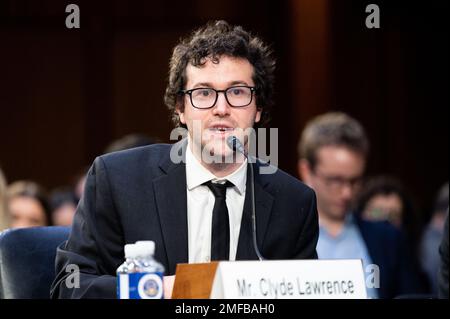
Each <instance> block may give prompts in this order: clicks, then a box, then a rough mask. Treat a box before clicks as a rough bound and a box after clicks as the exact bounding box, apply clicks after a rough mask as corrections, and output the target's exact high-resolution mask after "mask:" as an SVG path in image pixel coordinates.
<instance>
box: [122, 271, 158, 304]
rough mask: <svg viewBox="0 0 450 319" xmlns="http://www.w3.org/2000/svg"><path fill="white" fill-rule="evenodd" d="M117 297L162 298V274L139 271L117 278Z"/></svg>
mask: <svg viewBox="0 0 450 319" xmlns="http://www.w3.org/2000/svg"><path fill="white" fill-rule="evenodd" d="M117 281H118V289H117V292H118V295H119V296H118V297H119V299H163V298H164V293H163V274H162V273H159V272H152V273H147V272H141V273H131V274H121V275H119V277H118V278H117Z"/></svg>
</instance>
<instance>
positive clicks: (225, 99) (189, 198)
mask: <svg viewBox="0 0 450 319" xmlns="http://www.w3.org/2000/svg"><path fill="white" fill-rule="evenodd" d="M274 68H275V62H274V60H273V59H272V57H271V52H270V50H269V49H268V48H267V46H266V45H264V44H263V43H262V41H261V40H260V39H258V38H256V37H254V36H252V35H251V34H249V33H248V32H246V31H244V30H243V29H242V28H241V27H233V26H230V25H229V24H227V23H226V22H224V21H218V22H215V23H211V24H208V25H207V26H206V27H203V28H201V29H199V30H197V31H195V32H194V33H193V34H192V35H191V36H190V37H188V38H186V39H184V40H182V41H181V43H180V44H178V45H177V46H176V47H175V49H174V51H173V55H172V58H171V60H170V70H169V83H168V86H167V89H166V94H165V102H166V104H167V106H168V107H169V110H170V111H171V112H172V118H173V120H174V123H175V124H176V126H181V127H184V128H187V131H188V138H187V139H183V140H181V141H180V142H178V143H176V144H174V145H173V146H172V145H163V144H156V145H151V146H147V147H142V148H137V149H132V150H127V151H123V152H117V153H111V154H107V155H104V156H101V157H99V158H97V159H96V160H95V162H94V164H93V166H92V167H91V169H90V172H89V174H88V178H87V182H86V189H85V192H84V195H83V198H82V200H81V203H80V205H79V207H78V209H77V213H76V216H75V219H74V224H73V227H72V233H71V236H70V238H69V240H68V242H67V243H66V244H65V245H62V246H61V247H60V248H59V250H58V253H57V261H56V263H57V272H58V275H57V277H56V279H55V281H54V284H53V287H52V296H53V297H60V298H81V297H90V298H114V297H115V296H116V278H115V271H116V269H117V267H118V266H119V265H120V264H121V263H122V262H123V260H124V251H123V247H124V245H125V244H127V243H134V242H135V241H138V240H153V241H154V242H155V243H156V250H155V258H156V259H157V260H159V261H160V262H161V263H162V264H163V265H164V266H165V269H166V275H173V274H174V273H175V268H176V265H177V264H178V263H187V262H189V263H204V262H209V261H212V260H251V259H257V258H258V257H259V256H258V254H257V249H255V247H254V245H253V240H252V239H253V235H254V234H253V232H252V208H251V203H252V201H251V179H250V178H249V176H251V175H250V174H248V171H251V170H250V169H249V170H248V169H247V168H248V166H249V165H248V162H247V159H246V157H245V156H243V155H237V154H236V152H234V151H233V150H232V149H231V148H230V147H229V146H228V145H227V143H226V141H227V139H228V138H229V137H230V136H237V137H238V138H240V139H241V142H242V144H243V146H244V149H247V148H248V144H247V143H248V140H247V139H245V138H242V136H241V133H242V132H244V131H245V130H247V129H249V128H253V126H254V125H255V124H256V123H258V124H259V123H262V122H264V121H265V119H266V118H267V107H269V106H270V105H271V104H272V96H273V72H274ZM180 151H181V153H182V154H183V155H182V161H175V160H174V158H175V157H176V156H174V154H175V155H178V154H179V153H180ZM250 165H253V166H254V173H255V176H254V194H255V203H256V205H255V208H256V226H257V247H259V249H260V251H261V255H262V256H264V257H265V258H268V259H300V258H302V259H307V258H317V254H316V243H317V238H318V221H317V209H316V197H315V194H314V192H313V190H312V189H310V188H309V187H307V186H306V185H304V184H302V183H301V182H300V181H298V180H297V179H296V178H294V177H292V176H289V175H288V174H286V173H284V172H282V171H281V170H277V169H275V170H273V173H272V174H261V173H260V168H261V167H262V166H264V165H267V164H263V163H261V162H260V161H255V162H254V163H253V161H252V163H251V164H250ZM70 264H76V265H78V266H79V267H80V271H81V280H80V283H81V287H80V288H68V287H67V285H66V284H65V279H66V278H67V276H68V273H67V272H66V271H65V269H66V267H67V266H68V265H70Z"/></svg>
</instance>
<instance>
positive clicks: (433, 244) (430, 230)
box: [420, 182, 449, 295]
mask: <svg viewBox="0 0 450 319" xmlns="http://www.w3.org/2000/svg"><path fill="white" fill-rule="evenodd" d="M448 192H449V184H448V182H447V183H445V184H444V185H443V186H442V187H441V188H440V189H439V192H438V193H437V195H436V199H435V201H434V207H433V213H432V216H431V220H430V222H429V223H428V225H427V226H426V228H425V231H424V233H423V237H422V241H421V243H420V262H421V264H422V268H423V269H424V270H425V272H426V274H427V276H428V279H429V281H430V285H431V291H432V293H433V294H435V295H437V293H438V270H439V263H440V256H439V245H440V243H441V241H442V237H443V235H444V225H445V218H446V215H447V212H448V205H449V200H448V197H449V194H448Z"/></svg>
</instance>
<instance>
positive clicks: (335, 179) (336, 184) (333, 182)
mask: <svg viewBox="0 0 450 319" xmlns="http://www.w3.org/2000/svg"><path fill="white" fill-rule="evenodd" d="M313 174H314V175H316V176H318V177H319V178H321V179H322V180H323V181H324V182H325V184H326V185H327V186H328V187H329V188H330V189H332V190H335V191H337V190H339V189H342V188H343V187H344V186H345V185H349V186H350V188H351V189H355V188H358V187H360V186H361V183H362V180H363V177H362V176H357V177H354V178H345V177H342V176H327V175H323V174H321V173H318V172H317V171H313Z"/></svg>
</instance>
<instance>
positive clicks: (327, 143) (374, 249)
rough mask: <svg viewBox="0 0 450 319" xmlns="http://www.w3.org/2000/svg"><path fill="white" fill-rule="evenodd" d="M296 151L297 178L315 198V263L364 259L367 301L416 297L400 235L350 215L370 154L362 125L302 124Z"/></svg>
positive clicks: (342, 117) (331, 119) (330, 118)
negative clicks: (407, 295) (317, 219)
mask: <svg viewBox="0 0 450 319" xmlns="http://www.w3.org/2000/svg"><path fill="white" fill-rule="evenodd" d="M298 151H299V155H300V157H299V161H298V171H299V175H300V176H301V178H302V180H303V181H305V183H306V184H307V185H309V186H310V187H312V188H313V189H314V190H315V191H316V194H317V210H318V212H319V224H320V234H319V241H318V243H317V254H318V256H319V258H320V259H348V258H351V259H353V258H358V259H362V262H363V266H364V269H365V271H366V288H367V294H368V296H369V298H393V297H398V296H400V295H403V296H405V295H406V294H412V293H420V290H419V283H418V278H417V273H416V272H415V271H414V266H413V263H412V260H411V258H410V257H409V256H408V255H407V249H405V247H404V246H403V244H402V239H401V236H400V233H399V232H398V231H397V230H396V229H395V228H394V227H393V226H391V225H389V224H387V223H382V222H368V221H364V220H361V219H360V218H358V216H357V215H356V214H352V212H351V211H350V209H351V204H352V201H353V200H354V199H355V196H356V194H357V192H358V190H359V188H360V187H361V182H362V178H363V174H364V170H365V167H366V162H367V156H368V152H369V141H368V139H367V136H366V133H365V131H364V128H363V127H362V126H361V124H360V123H359V122H358V121H356V120H355V119H353V118H351V117H350V116H348V115H347V114H344V113H339V112H332V113H326V114H323V115H320V116H318V117H316V118H314V119H312V120H311V121H309V122H308V124H307V125H306V127H305V129H304V131H303V132H302V135H301V138H300V142H299V144H298ZM374 265H375V266H374Z"/></svg>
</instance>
